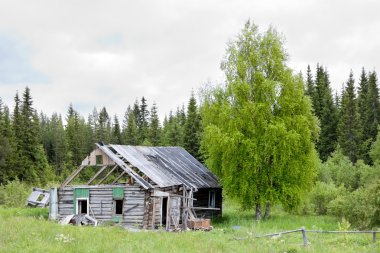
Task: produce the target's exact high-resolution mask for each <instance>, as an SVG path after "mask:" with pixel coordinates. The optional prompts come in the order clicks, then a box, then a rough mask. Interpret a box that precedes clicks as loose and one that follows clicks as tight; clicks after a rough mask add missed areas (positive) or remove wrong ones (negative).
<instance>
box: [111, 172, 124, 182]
mask: <svg viewBox="0 0 380 253" xmlns="http://www.w3.org/2000/svg"><path fill="white" fill-rule="evenodd" d="M126 173H127V172H125V171H123V172H121V174H120V175H119V176H118V177H117V178H116V179H115V180H113V182H112V184H115V183H116V182H117V181H119V179H120V178H122V176H124V175H125V174H126Z"/></svg>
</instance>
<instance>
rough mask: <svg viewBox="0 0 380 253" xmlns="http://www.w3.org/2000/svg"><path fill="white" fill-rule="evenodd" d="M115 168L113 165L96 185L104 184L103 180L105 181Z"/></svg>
mask: <svg viewBox="0 0 380 253" xmlns="http://www.w3.org/2000/svg"><path fill="white" fill-rule="evenodd" d="M116 168H117V165H115V167H113V168H112V169H111V170H110V171H109V172H108V173H107V175H105V176H104V177H103V178H102V179H100V181H99V182H98V184H101V183H103V182H104V180H106V179H107V178H108V177H109V176H110V175H111V174H112V172H114V170H115V169H116Z"/></svg>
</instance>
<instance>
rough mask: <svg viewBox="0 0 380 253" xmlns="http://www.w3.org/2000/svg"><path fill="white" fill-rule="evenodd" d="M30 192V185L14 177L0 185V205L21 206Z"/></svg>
mask: <svg viewBox="0 0 380 253" xmlns="http://www.w3.org/2000/svg"><path fill="white" fill-rule="evenodd" d="M30 192H31V187H30V186H29V185H27V184H26V183H24V182H21V181H20V180H18V179H16V180H13V181H9V182H7V184H5V185H0V205H3V206H6V207H22V206H24V205H25V203H26V199H27V198H28V196H29V194H30Z"/></svg>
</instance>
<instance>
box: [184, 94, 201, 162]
mask: <svg viewBox="0 0 380 253" xmlns="http://www.w3.org/2000/svg"><path fill="white" fill-rule="evenodd" d="M200 120H201V119H200V115H199V112H198V107H197V102H196V100H195V97H194V94H193V93H192V94H191V97H190V100H189V103H188V105H187V118H186V123H185V126H184V135H183V147H184V148H185V149H186V150H187V152H189V153H190V154H191V155H192V156H194V157H195V158H197V159H199V158H200V154H199V147H200V131H201V125H200Z"/></svg>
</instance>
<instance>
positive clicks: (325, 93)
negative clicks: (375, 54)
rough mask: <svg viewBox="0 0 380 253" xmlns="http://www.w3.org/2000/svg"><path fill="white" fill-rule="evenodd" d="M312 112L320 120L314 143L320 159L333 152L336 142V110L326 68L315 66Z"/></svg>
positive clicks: (337, 118)
mask: <svg viewBox="0 0 380 253" xmlns="http://www.w3.org/2000/svg"><path fill="white" fill-rule="evenodd" d="M312 101H313V107H314V113H315V115H316V116H317V117H318V119H319V122H320V129H321V130H320V135H319V139H318V141H317V144H316V148H317V150H318V153H319V157H320V158H321V160H322V161H326V160H327V158H328V157H329V156H330V155H331V154H332V152H334V150H335V148H336V144H337V126H338V120H339V117H338V110H337V108H336V106H335V104H334V100H333V97H332V92H331V88H330V81H329V76H328V73H327V70H324V69H323V67H322V66H319V65H318V66H317V73H316V77H315V92H314V95H313V97H312Z"/></svg>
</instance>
